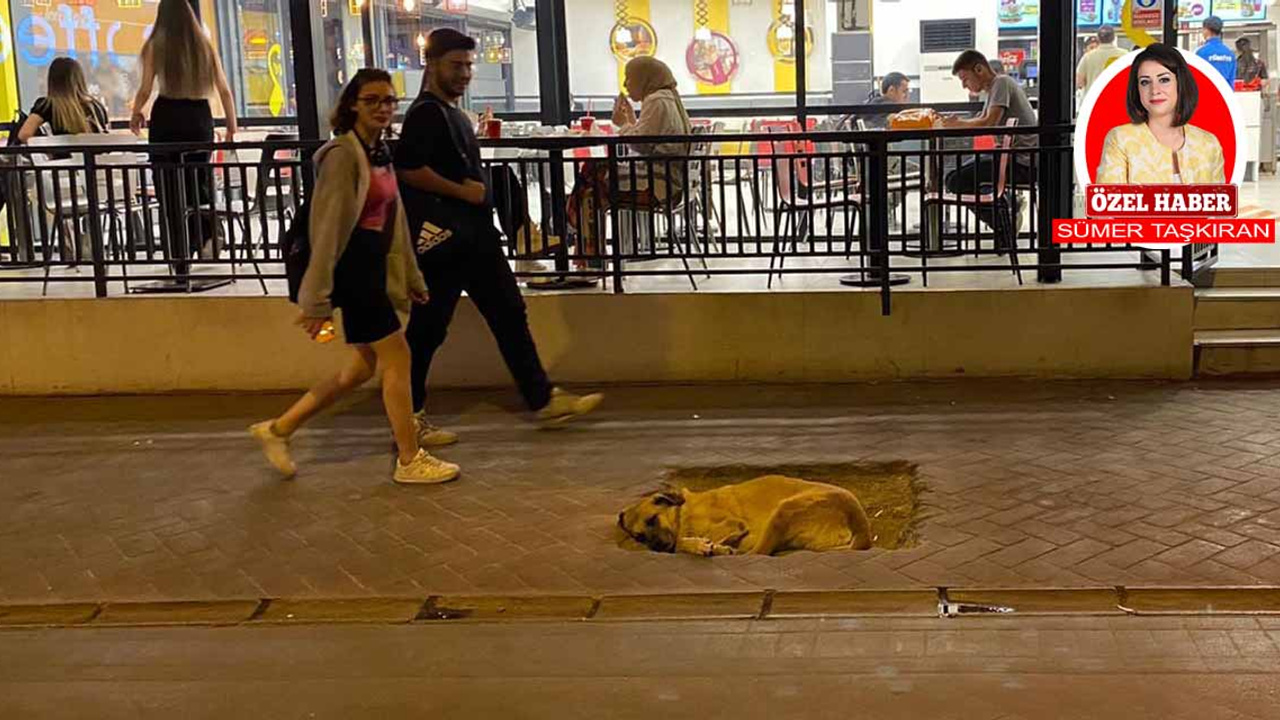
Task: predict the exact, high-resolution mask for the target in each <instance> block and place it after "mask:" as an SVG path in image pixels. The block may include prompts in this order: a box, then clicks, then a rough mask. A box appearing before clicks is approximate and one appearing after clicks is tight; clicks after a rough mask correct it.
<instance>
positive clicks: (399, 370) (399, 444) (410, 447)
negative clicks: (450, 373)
mask: <svg viewBox="0 0 1280 720" xmlns="http://www.w3.org/2000/svg"><path fill="white" fill-rule="evenodd" d="M370 347H371V348H372V349H373V352H374V353H376V354H377V360H378V362H379V363H381V364H382V405H383V407H385V408H386V410H387V420H388V421H389V422H390V423H391V431H392V432H393V433H395V436H396V449H397V451H398V454H399V456H400V464H401V465H408V464H409V463H411V462H413V459H414V458H415V457H417V456H418V429H417V427H416V426H415V425H414V423H413V395H412V393H411V392H410V390H409V343H408V342H407V341H406V340H405V338H404V333H403V332H396V333H394V334H392V335H390V336H388V337H385V338H383V339H381V340H379V341H378V342H376V343H374V344H373V345H371V346H370Z"/></svg>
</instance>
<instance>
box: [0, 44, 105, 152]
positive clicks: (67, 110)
mask: <svg viewBox="0 0 1280 720" xmlns="http://www.w3.org/2000/svg"><path fill="white" fill-rule="evenodd" d="M48 86H49V89H48V92H47V93H45V95H44V97H42V98H39V99H37V100H36V102H35V104H34V105H32V106H31V114H30V115H28V116H27V121H26V122H24V123H23V124H22V127H20V128H18V140H19V141H21V142H24V143H25V142H27V141H28V140H30V139H31V138H33V137H35V135H36V133H37V132H39V131H40V128H41V126H43V125H44V124H45V123H48V124H49V129H50V130H51V131H52V133H53V134H54V135H79V134H81V133H105V132H107V131H108V129H109V128H110V123H109V122H108V121H107V109H106V108H105V107H103V105H102V103H101V102H99V101H98V99H97V98H95V97H94V96H92V95H90V94H89V85H88V83H86V82H85V80H84V70H82V69H81V68H80V63H78V62H76V61H75V60H73V59H71V58H69V57H60V58H57V59H55V60H54V61H53V63H52V64H51V65H49V77H48ZM67 157H70V155H69V154H68V155H67Z"/></svg>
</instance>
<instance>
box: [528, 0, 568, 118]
mask: <svg viewBox="0 0 1280 720" xmlns="http://www.w3.org/2000/svg"><path fill="white" fill-rule="evenodd" d="M564 3H565V0H540V2H538V4H537V5H536V6H535V7H534V12H535V13H537V15H536V17H537V23H538V90H539V95H540V96H541V101H542V106H541V111H542V124H543V125H551V126H556V125H568V124H569V122H570V117H571V107H570V103H571V100H570V98H569V38H568V33H567V32H566V30H565V10H564Z"/></svg>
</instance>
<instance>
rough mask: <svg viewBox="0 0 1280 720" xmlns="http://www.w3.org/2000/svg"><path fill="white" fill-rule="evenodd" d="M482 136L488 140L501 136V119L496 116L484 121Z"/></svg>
mask: <svg viewBox="0 0 1280 720" xmlns="http://www.w3.org/2000/svg"><path fill="white" fill-rule="evenodd" d="M483 131H484V136H485V137H487V138H489V139H490V140H497V139H499V138H501V137H502V121H501V120H499V119H498V118H489V119H488V120H485V121H484V128H483Z"/></svg>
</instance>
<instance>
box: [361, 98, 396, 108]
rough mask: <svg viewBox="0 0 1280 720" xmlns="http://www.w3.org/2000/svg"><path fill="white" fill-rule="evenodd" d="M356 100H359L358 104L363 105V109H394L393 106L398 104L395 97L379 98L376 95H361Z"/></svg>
mask: <svg viewBox="0 0 1280 720" xmlns="http://www.w3.org/2000/svg"><path fill="white" fill-rule="evenodd" d="M356 99H357V100H359V101H360V104H361V105H364V106H365V107H385V108H394V107H395V106H397V105H399V104H400V98H398V97H396V96H395V95H389V96H387V97H381V96H378V95H361V96H360V97H358V98H356Z"/></svg>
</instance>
